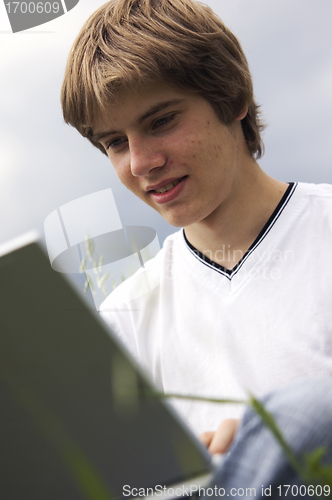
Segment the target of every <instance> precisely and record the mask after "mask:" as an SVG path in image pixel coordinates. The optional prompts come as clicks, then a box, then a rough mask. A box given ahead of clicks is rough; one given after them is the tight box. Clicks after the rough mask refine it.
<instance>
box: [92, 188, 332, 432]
mask: <svg viewBox="0 0 332 500" xmlns="http://www.w3.org/2000/svg"><path fill="white" fill-rule="evenodd" d="M331 257H332V186H329V185H324V184H322V185H313V184H295V185H290V187H289V189H288V190H287V192H286V193H285V195H284V197H283V199H282V200H281V202H280V203H279V205H278V207H277V208H276V210H275V212H274V213H273V215H272V216H271V218H270V219H269V221H268V223H267V224H266V226H265V227H264V229H263V230H262V232H261V233H260V235H259V236H258V238H257V239H256V240H255V242H254V244H253V245H252V246H251V247H250V249H249V251H248V252H247V254H245V256H244V257H243V258H242V259H241V261H240V262H239V263H238V264H237V265H236V266H235V268H234V269H233V270H232V271H228V270H226V269H224V268H223V267H221V266H219V265H217V264H215V263H213V262H211V261H209V260H208V259H207V258H206V257H204V255H202V254H200V253H199V252H198V251H197V250H195V249H193V248H192V247H191V245H190V244H188V242H187V241H186V239H185V236H184V233H183V231H182V230H181V231H179V232H177V233H175V234H173V235H171V236H169V237H168V238H167V239H166V240H165V243H164V246H163V249H162V250H161V251H160V252H159V253H158V255H157V256H156V257H155V258H154V259H152V260H150V261H149V262H148V263H146V265H145V268H144V269H141V270H140V271H139V272H138V273H136V274H135V275H134V276H133V277H131V278H129V279H128V280H126V281H125V282H124V283H123V284H122V285H120V286H119V287H118V288H117V289H116V290H115V291H114V292H113V293H112V294H111V295H110V296H109V297H107V299H106V300H105V301H104V303H103V304H102V306H101V315H102V316H103V317H104V319H105V320H106V322H107V323H108V324H110V325H111V326H112V328H113V329H114V330H115V331H116V333H117V334H118V335H119V336H120V338H121V339H122V340H123V342H124V343H125V345H126V346H127V348H128V349H129V350H130V351H131V353H132V354H133V356H134V357H135V358H136V359H137V360H138V361H139V362H140V363H141V364H143V366H144V367H145V368H146V369H147V370H148V371H149V373H150V375H151V377H152V379H153V381H154V383H155V384H156V385H157V386H158V388H159V389H161V390H163V391H164V392H166V393H180V394H189V395H199V396H210V397H216V398H217V397H218V398H232V399H243V398H245V399H246V398H247V397H248V392H249V391H250V392H251V393H253V394H254V395H256V396H260V395H262V394H264V393H267V392H269V391H272V390H274V389H276V388H279V387H282V386H283V385H286V384H288V383H290V382H291V381H293V380H295V379H298V378H300V377H302V376H303V377H304V376H310V375H320V374H322V375H323V374H325V375H332V265H331ZM174 406H175V407H176V409H177V410H178V411H179V412H180V414H181V416H182V417H183V418H184V419H185V421H186V422H187V423H188V424H189V426H190V427H191V428H192V429H193V430H194V432H196V433H197V434H199V433H201V432H203V431H206V430H214V429H216V428H217V427H218V425H219V424H220V422H221V421H222V420H223V419H224V418H228V417H234V418H236V417H239V416H240V415H241V412H242V406H235V405H221V404H215V403H201V402H195V401H184V400H174Z"/></svg>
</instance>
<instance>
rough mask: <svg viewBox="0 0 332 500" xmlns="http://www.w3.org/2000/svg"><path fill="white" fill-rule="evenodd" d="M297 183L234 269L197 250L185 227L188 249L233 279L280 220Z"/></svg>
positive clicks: (291, 183)
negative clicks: (188, 237) (187, 235)
mask: <svg viewBox="0 0 332 500" xmlns="http://www.w3.org/2000/svg"><path fill="white" fill-rule="evenodd" d="M297 184H298V183H297V182H296V183H294V182H290V183H289V186H288V188H287V189H286V192H285V193H284V195H283V197H282V198H281V200H280V202H279V203H278V205H277V207H276V209H275V210H274V211H273V213H272V215H271V217H270V218H269V220H268V221H267V223H266V224H265V225H264V227H263V229H262V230H261V232H260V233H259V235H258V236H257V238H256V239H255V241H254V242H253V243H252V245H250V247H249V248H248V250H247V251H246V253H245V254H244V255H243V257H242V258H241V260H239V262H238V263H237V264H236V265H235V266H234V267H233V268H232V269H226V267H224V266H221V265H220V264H217V262H214V261H213V260H210V259H209V258H208V257H206V255H204V254H203V253H202V252H200V251H199V250H197V248H195V247H194V246H193V245H192V244H191V243H190V241H188V240H187V237H186V234H185V231H184V229H183V236H184V239H185V242H186V244H187V246H188V249H189V250H190V252H191V253H192V254H193V255H194V256H195V257H196V259H198V260H199V261H200V262H202V264H204V265H206V266H207V267H209V268H210V269H214V270H215V271H217V272H218V273H219V274H222V275H223V276H225V277H226V278H228V279H229V280H231V279H232V277H233V276H234V275H235V274H236V273H237V272H238V271H239V270H240V268H241V267H242V266H243V264H244V262H245V261H246V260H247V259H248V257H249V255H251V254H252V252H253V251H254V250H255V248H257V247H258V245H259V244H260V243H261V242H262V241H263V240H264V238H265V237H266V236H267V234H268V233H269V232H270V231H271V229H272V227H273V226H274V224H275V223H276V221H277V220H278V218H279V217H280V215H281V214H282V212H283V210H284V208H285V207H286V205H287V203H288V202H289V200H290V199H291V197H292V195H293V193H294V191H295V189H296V186H297Z"/></svg>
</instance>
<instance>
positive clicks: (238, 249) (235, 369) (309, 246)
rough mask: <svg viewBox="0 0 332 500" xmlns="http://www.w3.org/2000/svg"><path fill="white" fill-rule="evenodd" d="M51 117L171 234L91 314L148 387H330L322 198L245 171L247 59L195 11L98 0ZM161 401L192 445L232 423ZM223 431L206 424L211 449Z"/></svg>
mask: <svg viewBox="0 0 332 500" xmlns="http://www.w3.org/2000/svg"><path fill="white" fill-rule="evenodd" d="M62 106H63V113H64V118H65V121H66V122H67V123H70V124H71V125H73V126H74V127H76V128H77V130H78V131H79V132H80V133H81V134H82V135H83V136H85V137H87V138H88V139H89V140H90V141H91V142H92V144H94V145H95V146H96V147H97V148H99V149H100V150H101V151H102V152H103V153H104V154H106V155H107V156H108V157H109V158H110V160H111V162H112V164H113V167H114V168H115V170H116V173H117V175H118V177H119V179H120V181H121V182H122V183H123V184H124V185H125V186H126V187H127V188H128V189H130V190H131V191H132V192H133V193H134V194H135V195H137V196H138V197H139V198H141V199H142V200H143V201H144V202H146V203H147V204H148V205H150V206H151V207H152V208H154V209H155V210H157V211H158V212H159V213H160V214H161V215H162V216H163V217H164V218H165V220H166V221H168V222H169V223H170V224H172V225H174V226H176V227H181V228H183V229H182V230H180V231H179V232H176V233H175V234H173V235H171V236H170V237H168V238H167V239H166V241H165V243H164V247H163V249H162V250H161V251H160V253H159V254H158V255H157V257H156V258H154V259H152V260H151V261H149V262H148V263H147V264H146V265H145V269H142V270H141V271H140V272H138V273H137V274H136V275H135V276H134V277H132V278H130V279H128V280H127V281H126V282H125V283H124V284H123V285H121V286H120V287H119V288H118V289H116V290H115V291H114V292H113V293H112V294H111V295H110V296H109V297H108V298H107V299H106V301H105V302H104V304H103V306H102V314H103V316H104V317H105V319H106V320H107V321H108V322H109V323H110V324H111V325H112V327H113V328H114V329H115V330H116V331H117V332H118V334H119V336H120V337H121V338H122V339H123V341H124V342H125V344H126V345H127V347H128V348H129V350H130V351H131V352H132V353H133V355H134V356H135V357H136V358H137V359H138V360H139V361H140V362H141V363H142V364H143V365H144V366H145V367H147V369H148V370H149V371H150V373H151V375H152V378H153V380H154V382H155V383H156V385H157V386H158V387H159V388H160V389H162V390H163V391H165V392H166V393H184V394H193V395H201V396H211V397H217V398H218V397H229V398H232V399H243V398H246V397H247V395H248V391H250V392H252V393H254V394H255V395H257V396H261V395H263V394H265V393H268V392H270V391H275V390H276V389H278V388H280V387H283V386H285V385H287V384H289V383H291V382H292V381H295V380H297V379H300V378H301V377H304V376H314V375H329V376H330V375H331V374H332V356H331V352H332V335H331V333H332V308H331V307H330V304H331V299H332V287H331V283H332V269H331V266H330V265H328V263H329V260H330V255H331V248H332V246H331V243H332V217H331V214H332V189H331V187H330V186H326V185H321V186H314V185H305V184H296V183H290V184H286V183H284V182H279V181H277V180H275V179H272V178H271V177H269V176H268V175H267V174H265V173H264V172H263V171H262V170H261V168H260V167H259V165H258V163H257V161H256V160H257V159H258V158H259V157H260V156H261V155H262V150H263V146H262V141H261V137H260V132H261V130H262V124H261V121H260V117H259V112H258V106H257V104H256V102H255V100H254V96H253V88H252V79H251V75H250V72H249V69H248V65H247V61H246V58H245V56H244V54H243V52H242V49H241V47H240V44H239V42H238V41H237V39H236V38H235V36H234V35H233V34H232V33H231V32H230V31H229V30H228V29H227V28H226V27H225V26H224V25H223V23H222V22H221V20H220V19H219V18H218V17H217V16H216V15H215V14H214V13H213V12H212V11H211V9H210V8H208V7H206V6H204V5H201V4H199V3H197V2H195V1H193V0H158V1H153V0H141V1H138V0H137V1H135V0H111V1H110V2H109V3H107V4H106V5H104V6H103V7H101V8H100V9H99V10H97V11H96V12H95V13H94V14H93V15H92V16H91V17H90V19H89V20H88V21H87V22H86V23H85V25H84V27H83V29H82V31H81V33H80V34H79V36H78V38H77V40H76V42H75V43H74V46H73V48H72V51H71V54H70V56H69V59H68V64H67V68H66V74H65V79H64V83H63V88H62ZM174 404H175V405H176V406H177V408H178V410H179V411H180V413H181V414H182V415H183V417H184V418H185V420H186V421H187V422H188V423H189V425H190V426H191V427H192V428H193V430H194V431H195V432H197V433H198V434H199V433H201V432H203V431H206V430H209V429H211V430H212V431H214V430H215V429H216V428H217V427H218V425H219V423H220V422H221V421H222V420H223V419H229V418H231V419H237V418H239V417H240V416H241V415H242V409H241V408H240V407H239V406H235V405H226V406H223V405H216V404H212V403H197V402H195V401H193V402H189V401H175V402H174ZM235 428H236V420H226V423H224V424H222V427H221V431H220V433H219V435H218V436H219V437H220V436H221V441H222V440H223V439H224V442H223V444H222V445H221V446H219V448H218V450H219V451H220V450H224V449H226V448H227V446H228V444H229V442H230V441H231V440H232V437H233V434H234V432H235ZM215 436H216V434H214V432H210V433H209V432H208V433H206V434H205V435H204V437H203V439H204V442H206V444H207V445H209V444H210V449H211V451H215V449H216V448H214V447H213V443H214V442H215V441H214V440H215Z"/></svg>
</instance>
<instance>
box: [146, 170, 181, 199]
mask: <svg viewBox="0 0 332 500" xmlns="http://www.w3.org/2000/svg"><path fill="white" fill-rule="evenodd" d="M187 179H188V176H187V175H185V176H184V177H178V178H177V179H167V180H165V181H163V182H161V183H159V185H155V186H153V189H151V187H152V186H150V189H149V190H148V193H149V194H150V196H151V197H152V199H153V200H154V202H155V203H157V204H158V205H162V204H164V203H169V202H173V201H174V200H175V199H177V198H178V196H179V195H180V193H181V192H182V190H183V189H184V186H185V184H186V181H187Z"/></svg>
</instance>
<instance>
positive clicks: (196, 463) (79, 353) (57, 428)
mask: <svg viewBox="0 0 332 500" xmlns="http://www.w3.org/2000/svg"><path fill="white" fill-rule="evenodd" d="M0 299H1V314H0V401H1V403H0V470H1V480H0V498H3V499H6V500H14V499H15V500H16V499H17V500H24V499H29V500H30V499H31V500H53V499H54V500H60V499H61V500H67V499H68V500H76V499H101V500H104V499H105V500H106V499H109V498H118V497H121V496H123V493H124V486H125V485H127V486H129V487H130V488H134V487H136V488H148V487H154V486H156V485H171V484H174V483H181V482H182V481H188V479H191V478H195V477H196V476H198V475H201V474H204V473H206V472H208V471H209V470H210V458H209V455H208V453H207V452H206V451H205V449H203V447H202V446H201V445H200V444H199V443H198V442H197V441H196V440H195V439H194V438H193V436H192V434H191V433H190V431H189V430H188V429H187V428H186V427H185V426H184V424H183V423H182V422H181V421H180V419H178V418H177V416H176V415H175V414H174V412H173V411H172V410H171V409H170V408H169V406H168V405H167V404H165V403H164V401H162V400H160V399H158V398H154V397H151V391H152V387H151V385H150V384H149V382H148V381H147V379H146V377H145V376H144V375H143V374H142V373H141V372H140V370H138V369H137V367H136V365H135V363H133V361H132V360H131V359H130V357H128V355H127V353H126V352H125V351H124V350H123V348H122V346H120V344H119V343H118V341H117V339H115V338H113V336H112V335H111V334H110V332H109V331H108V328H107V327H106V325H104V323H103V322H102V320H101V319H100V318H99V317H98V314H97V313H96V311H93V310H91V309H90V308H89V306H88V305H87V303H86V302H85V301H84V299H83V298H82V297H80V296H78V295H77V292H75V291H74V289H73V288H72V286H71V284H70V283H69V282H68V281H67V279H66V278H65V277H64V275H62V274H60V273H57V272H55V271H53V270H52V268H51V267H50V264H49V261H48V258H47V257H46V256H45V254H44V252H43V250H42V248H41V247H40V246H39V244H38V243H36V242H31V243H30V244H27V245H24V246H22V247H20V248H17V249H16V250H14V251H12V252H9V253H5V255H2V257H0ZM125 491H126V492H128V488H127V489H126V490H125Z"/></svg>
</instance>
